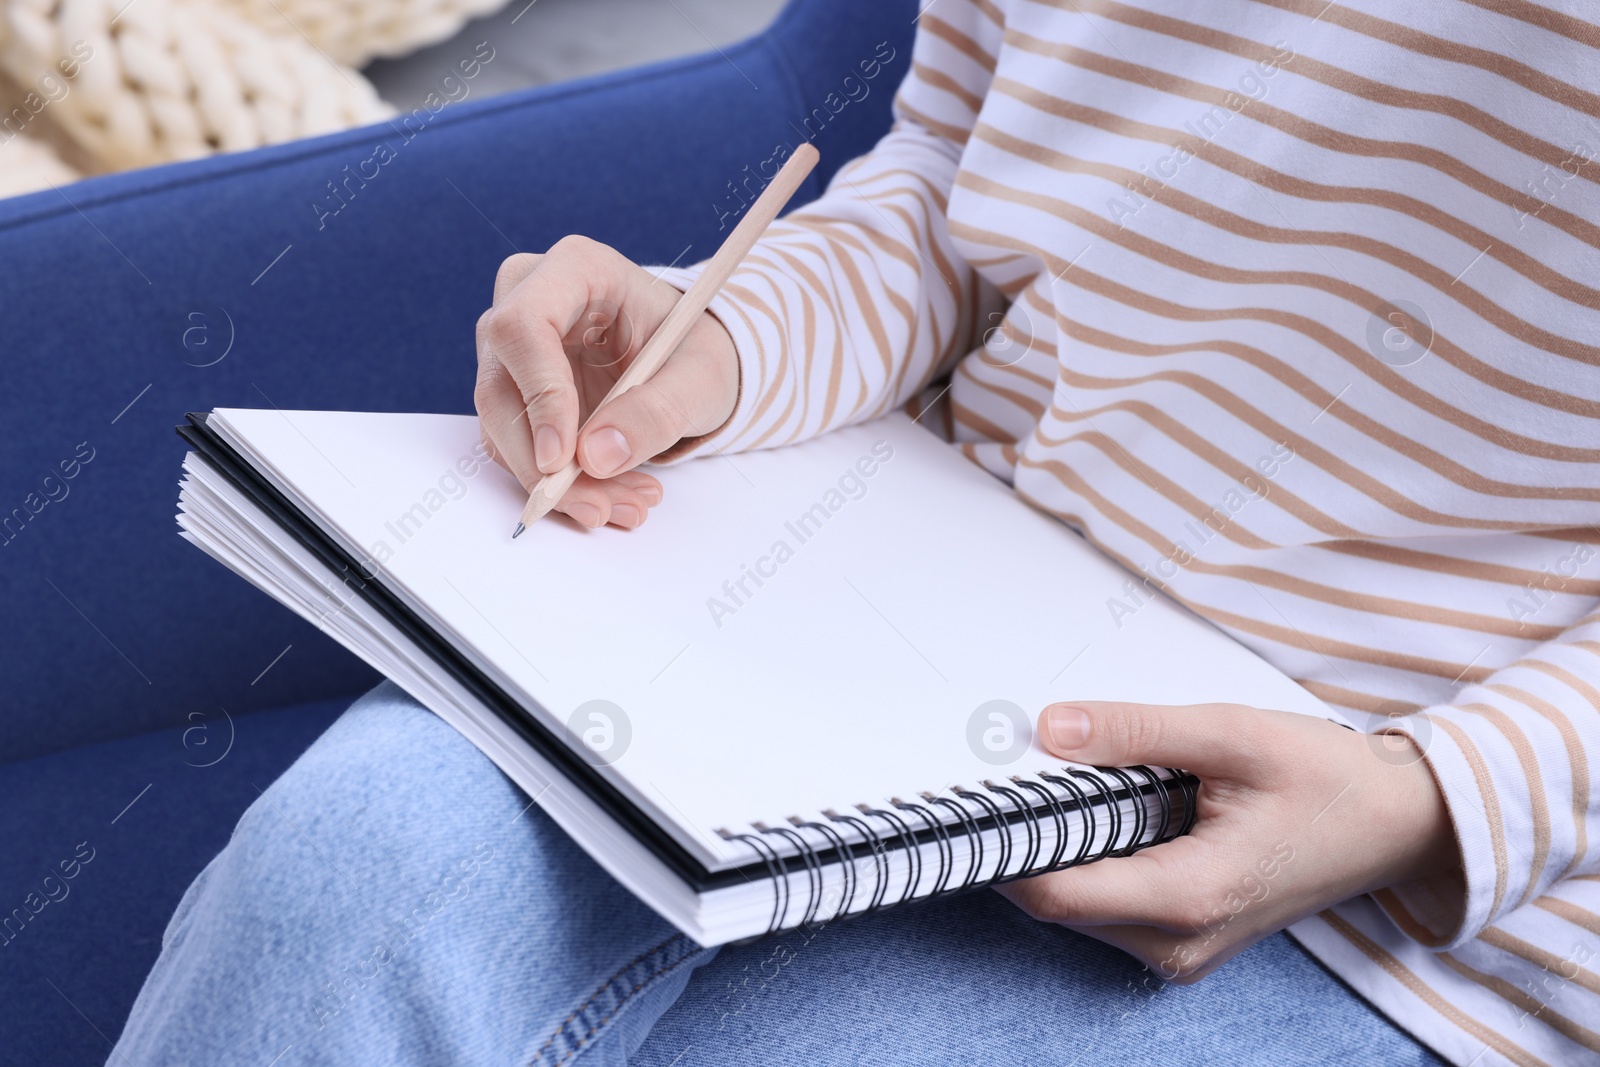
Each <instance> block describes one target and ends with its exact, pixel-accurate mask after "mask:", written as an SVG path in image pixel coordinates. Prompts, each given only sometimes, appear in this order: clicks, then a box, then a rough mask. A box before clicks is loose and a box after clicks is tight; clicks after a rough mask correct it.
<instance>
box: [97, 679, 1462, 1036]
mask: <svg viewBox="0 0 1600 1067" xmlns="http://www.w3.org/2000/svg"><path fill="white" fill-rule="evenodd" d="M110 1062H111V1063H113V1064H123V1065H126V1064H137V1065H140V1067H144V1065H146V1064H174V1065H184V1067H189V1065H196V1064H207V1065H212V1067H224V1065H228V1064H253V1065H260V1067H267V1065H271V1067H294V1065H303V1064H361V1065H370V1067H377V1065H387V1064H427V1065H430V1067H437V1065H443V1064H505V1065H508V1067H531V1065H538V1067H555V1065H561V1064H573V1063H582V1064H585V1065H586V1067H599V1065H601V1064H624V1063H627V1064H660V1065H663V1067H666V1065H678V1067H691V1065H695V1064H700V1065H704V1064H719V1065H720V1064H736V1063H737V1064H745V1063H751V1062H759V1063H783V1064H789V1063H819V1064H834V1063H872V1064H927V1063H957V1062H959V1063H978V1062H993V1063H1078V1062H1082V1063H1086V1064H1095V1063H1111V1064H1117V1065H1122V1064H1152V1065H1155V1064H1160V1065H1162V1067H1170V1065H1172V1064H1176V1063H1184V1064H1201V1063H1230V1064H1231V1063H1240V1062H1271V1063H1273V1064H1275V1065H1287V1064H1312V1063H1316V1064H1323V1063H1341V1064H1343V1063H1352V1062H1354V1063H1384V1064H1424V1063H1426V1064H1435V1063H1438V1062H1440V1061H1439V1060H1437V1059H1436V1058H1435V1057H1434V1056H1433V1055H1432V1054H1431V1053H1430V1052H1428V1051H1427V1050H1426V1049H1424V1048H1423V1047H1422V1046H1420V1045H1418V1044H1417V1043H1416V1042H1414V1041H1413V1040H1412V1039H1411V1038H1409V1037H1408V1036H1406V1035H1405V1034H1404V1033H1403V1032H1402V1031H1400V1030H1398V1029H1396V1028H1395V1027H1394V1025H1393V1024H1391V1023H1390V1022H1389V1021H1388V1020H1386V1019H1385V1018H1384V1017H1383V1016H1381V1015H1379V1014H1377V1013H1376V1012H1374V1011H1373V1010H1372V1009H1371V1008H1370V1007H1368V1006H1367V1004H1366V1003H1365V1002H1363V1001H1362V1000H1360V999H1359V998H1358V997H1356V996H1355V994H1353V993H1351V992H1350V991H1349V990H1348V989H1347V988H1346V987H1345V986H1344V985H1342V984H1341V983H1340V982H1339V981H1337V980H1336V979H1334V978H1333V977H1331V976H1330V975H1328V974H1327V973H1326V972H1325V971H1324V970H1323V969H1322V968H1321V967H1320V966H1319V965H1318V964H1317V963H1316V962H1315V961H1313V960H1312V959H1311V958H1310V957H1309V956H1307V955H1306V954H1305V953H1304V952H1303V951H1302V950H1301V949H1300V948H1299V947H1298V946H1296V945H1295V944H1294V942H1292V941H1291V940H1289V939H1288V938H1287V937H1286V936H1285V935H1282V934H1279V935H1277V936H1275V937H1272V938H1269V939H1268V940H1266V941H1265V942H1263V943H1261V944H1259V945H1257V946H1256V947H1255V948H1253V949H1251V950H1250V951H1249V952H1246V953H1245V954H1244V955H1242V956H1241V957H1239V958H1238V959H1237V960H1235V961H1233V962H1232V963H1230V964H1228V965H1227V966H1225V967H1224V968H1222V970H1220V971H1219V972H1217V973H1216V974H1215V975H1213V976H1211V977H1209V978H1207V979H1206V980H1205V981H1203V982H1201V983H1199V984H1197V985H1194V986H1168V985H1163V984H1162V983H1160V982H1159V981H1158V980H1157V979H1156V978H1155V977H1154V976H1153V975H1152V974H1151V973H1150V972H1148V971H1146V970H1145V969H1144V968H1143V967H1141V966H1140V965H1139V964H1137V963H1136V962H1134V961H1133V960H1132V959H1131V958H1130V957H1128V956H1125V955H1123V954H1122V953H1121V952H1119V951H1117V950H1115V949H1112V948H1109V947H1107V946H1105V945H1102V944H1101V943H1099V942H1097V941H1094V940H1091V939H1089V938H1087V937H1083V936H1080V935H1078V934H1075V933H1072V932H1071V931H1068V930H1064V929H1061V928H1059V927H1053V926H1048V925H1043V924H1040V923H1036V922H1034V921H1032V920H1030V919H1029V918H1027V917H1026V916H1025V915H1023V914H1022V913H1021V912H1020V911H1018V910H1016V909H1015V908H1013V907H1012V906H1011V905H1010V904H1009V903H1007V902H1006V901H1005V900H1003V899H1002V898H1000V897H999V896H998V895H996V894H993V893H986V892H979V893H975V894H968V895H965V896H960V897H954V898H948V899H943V900H937V901H931V902H926V903H923V904H920V905H916V906H913V907H910V908H905V909H900V910H895V911H891V912H888V913H885V914H880V915H876V916H873V917H870V918H865V919H857V920H853V921H850V922H844V923H838V924H834V925H831V926H827V927H824V928H822V929H820V930H814V931H794V932H791V933H789V934H788V935H787V936H784V937H780V938H776V939H772V940H767V941H762V942H757V943H754V944H749V945H743V946H735V947H729V948H724V949H722V950H721V951H717V950H708V949H703V948H701V947H699V946H698V945H696V944H695V943H694V942H692V941H690V940H689V939H688V938H686V937H684V936H683V935H682V934H679V933H678V932H677V931H675V930H674V929H673V928H672V927H670V926H669V925H668V924H667V923H666V922H665V921H663V920H662V919H660V918H659V917H657V916H656V915H655V914H654V913H653V912H651V911H650V910H649V909H648V908H646V907H644V906H643V905H641V904H639V903H638V902H637V901H636V900H634V898H633V897H632V896H631V895H630V894H629V893H628V892H627V891H626V890H625V889H623V888H621V887H620V886H618V885H617V884H616V883H615V882H613V881H612V880H611V878H610V877H609V876H607V875H606V874H605V873H604V872H603V871H601V870H600V869H599V868H598V867H597V866H595V864H594V863H593V862H592V861H591V860H590V859H589V858H588V857H587V856H586V855H584V853H583V852H582V851H581V850H579V849H578V848H577V846H575V845H574V844H573V843H572V842H571V841H570V840H569V839H568V838H567V837H566V836H565V835H564V834H563V832H562V831H561V830H560V829H558V828H557V827H556V826H555V825H554V824H553V823H552V822H551V821H550V820H549V819H548V818H546V817H545V816H544V814H543V813H542V812H541V811H540V810H539V808H538V807H537V806H535V805H534V804H532V803H531V802H530V800H529V798H528V797H527V796H526V795H525V794H523V793H522V792H520V791H519V790H518V789H517V788H516V787H515V786H514V785H512V784H511V783H510V781H508V780H507V779H506V778H505V777H504V776H503V775H502V774H501V773H500V772H499V771H498V770H497V769H496V768H495V767H494V766H493V764H491V763H490V762H489V761H488V760H487V759H486V758H484V757H483V756H482V755H481V754H480V753H479V752H478V750H477V749H476V748H474V747H473V746H472V745H471V744H469V743H468V742H466V741H465V740H464V739H462V738H461V736H460V735H459V734H457V733H456V732H455V731H454V730H452V729H451V728H450V727H448V726H446V725H445V724H444V723H443V722H442V721H440V720H439V719H437V718H436V717H435V716H434V715H433V714H432V713H430V712H429V711H427V710H426V709H424V708H423V707H421V706H420V705H418V704H417V703H415V702H414V701H412V700H411V699H410V698H409V697H407V696H405V695H404V694H403V693H401V692H400V691H399V690H398V689H397V688H395V687H394V686H392V685H389V684H387V683H386V684H384V685H382V686H380V687H379V688H378V689H376V690H374V691H373V692H371V693H369V694H368V695H367V696H365V697H363V698H362V699H361V700H359V701H357V702H356V704H355V705H354V706H353V707H351V708H350V710H349V711H348V712H346V713H345V714H344V716H343V717H342V718H340V719H339V721H338V722H337V723H335V724H334V726H333V727H332V728H330V729H329V730H328V732H327V733H326V734H325V735H324V736H323V737H322V738H321V739H320V740H318V741H317V743H316V744H315V745H313V746H312V747H311V749H310V750H309V751H308V752H306V754H305V755H304V756H303V757H301V759H300V760H299V761H298V762H297V763H296V764H295V765H294V766H293V767H291V768H290V769H289V771H288V772H287V773H285V774H284V776H283V777H282V778H280V779H279V780H278V781H277V782H275V783H273V785H272V786H271V787H270V788H268V789H267V790H266V791H265V792H264V793H262V795H261V797H260V799H259V800H258V801H257V802H256V803H255V804H253V805H252V806H251V807H250V809H249V810H248V811H247V812H246V813H245V815H244V817H243V818H242V819H241V820H240V821H239V825H238V828H237V829H236V830H235V831H234V834H233V838H232V840H230V841H229V843H228V845H227V847H226V848H224V849H223V851H222V852H221V854H219V855H218V856H217V857H216V859H214V860H213V861H212V862H211V863H210V865H208V866H207V867H206V869H205V870H204V871H203V872H201V874H200V876H199V877H198V878H196V879H195V882H194V884H193V885H192V886H190V888H189V890H188V892H187V893H186V894H185V895H184V898H183V900H182V902H181V903H180V904H179V906H178V910H177V913H176V914H175V915H174V916H173V918H172V922H171V924H170V925H169V927H168V928H167V932H166V935H165V938H164V940H163V944H162V951H161V957H160V959H159V960H157V962H156V965H155V968H154V969H153V970H152V971H151V973H150V977H149V978H148V979H147V981H146V982H145V986H144V989H143V990H142V991H141V992H140V994H139V999H138V1001H137V1003H136V1004H135V1005H134V1008H133V1013H132V1015H131V1017H130V1018H129V1020H128V1023H127V1026H126V1028H125V1029H124V1031H123V1034H122V1038H121V1040H120V1041H119V1043H118V1045H117V1048H116V1050H115V1052H113V1054H112V1058H111V1061H110Z"/></svg>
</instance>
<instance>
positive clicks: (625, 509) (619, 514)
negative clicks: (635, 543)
mask: <svg viewBox="0 0 1600 1067" xmlns="http://www.w3.org/2000/svg"><path fill="white" fill-rule="evenodd" d="M643 521H644V516H643V515H642V514H640V512H639V509H638V508H636V507H634V506H633V505H632V504H612V505H611V523H612V525H614V526H626V527H627V528H628V529H630V530H631V529H633V528H634V527H635V526H637V525H639V524H640V523H641V522H643Z"/></svg>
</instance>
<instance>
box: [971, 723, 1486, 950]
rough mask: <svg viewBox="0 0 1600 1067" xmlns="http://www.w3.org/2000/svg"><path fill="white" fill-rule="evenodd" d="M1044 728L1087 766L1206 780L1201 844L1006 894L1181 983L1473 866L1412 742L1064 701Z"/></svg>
mask: <svg viewBox="0 0 1600 1067" xmlns="http://www.w3.org/2000/svg"><path fill="white" fill-rule="evenodd" d="M1039 731H1040V739H1041V740H1042V741H1043V742H1044V745H1045V747H1046V748H1047V749H1049V750H1050V751H1051V752H1053V753H1054V754H1056V755H1057V756H1060V757H1062V758H1063V759H1068V760H1072V761H1073V762H1076V763H1088V764H1094V765H1097V766H1106V767H1118V766H1129V765H1132V764H1149V765H1151V766H1162V767H1182V768H1185V769H1187V770H1189V771H1191V772H1193V773H1194V774H1195V775H1196V776H1198V777H1199V778H1200V780H1201V783H1202V784H1201V787H1200V794H1199V802H1198V808H1199V818H1198V821H1197V822H1196V823H1195V825H1194V829H1193V831H1192V832H1191V833H1190V834H1188V835H1187V836H1185V837H1180V838H1177V839H1176V840H1173V841H1168V842H1166V843H1164V844H1160V845H1155V846H1152V847H1150V848H1147V849H1144V850H1143V851H1140V852H1136V853H1134V854H1133V855H1131V856H1126V857H1120V858H1116V859H1108V860H1102V861H1101V862H1099V863H1091V864H1087V865H1085V866H1082V867H1076V868H1073V869H1071V870H1065V871H1057V872H1055V873H1053V874H1045V875H1040V876H1038V877H1035V878H1027V879H1023V880H1020V881H1016V882H1010V883H1008V884H1006V885H1002V886H1000V887H999V891H1000V892H1001V893H1003V894H1005V896H1006V897H1008V898H1009V899H1010V900H1011V901H1012V902H1013V903H1015V904H1016V905H1017V906H1018V907H1020V908H1022V910H1023V911H1026V912H1027V913H1028V914H1029V915H1032V916H1033V917H1034V918H1036V919H1041V920H1044V921H1046V922H1054V923H1060V924H1062V925H1063V926H1067V927H1071V928H1073V929H1076V930H1080V931H1081V932H1083V933H1086V934H1088V935H1090V936H1091V937H1096V938H1099V939H1100V940H1101V941H1105V942H1108V943H1110V944H1113V945H1116V946H1118V947H1119V948H1122V949H1124V950H1125V951H1127V952H1130V953H1132V954H1133V955H1134V956H1137V957H1138V958H1139V959H1141V960H1143V961H1144V962H1145V963H1146V964H1147V965H1149V966H1150V967H1151V968H1153V969H1154V970H1155V971H1156V972H1157V973H1158V974H1159V975H1160V976H1161V977H1162V978H1165V979H1169V980H1173V981H1178V982H1190V981H1196V980H1198V979H1200V978H1202V977H1204V976H1205V975H1206V974H1208V973H1210V972H1211V971H1212V970H1215V969H1216V968H1217V967H1219V966H1221V965H1222V964H1223V963H1224V962H1225V961H1227V960H1228V959H1229V958H1231V957H1232V956H1234V955H1235V954H1237V953H1239V952H1241V951H1243V950H1244V949H1245V948H1248V947H1249V946H1250V945H1252V944H1254V943H1255V942H1256V941H1259V940H1260V939H1261V938H1263V937H1266V936H1267V935H1269V934H1271V933H1274V932H1276V931H1278V930H1281V929H1283V928H1284V927H1285V926H1288V925H1289V924H1290V923H1293V922H1295V921H1297V920H1299V919H1302V918H1304V917H1305V916H1307V915H1312V914H1315V913H1316V912H1318V911H1321V910H1322V909H1323V908H1326V907H1328V906H1329V905H1331V904H1336V903H1338V902H1339V901H1341V900H1347V899H1349V898H1350V897H1353V896H1357V895H1359V894H1361V893H1365V892H1369V891H1371V890H1375V889H1380V888H1383V887H1386V886H1392V885H1397V884H1399V883H1402V882H1407V881H1411V880H1414V879H1421V878H1440V879H1446V880H1449V879H1451V877H1452V874H1453V873H1454V872H1456V871H1457V870H1458V869H1459V867H1460V854H1459V850H1458V848H1457V846H1456V841H1455V833H1454V830H1453V829H1452V826H1451V823H1450V815H1449V812H1448V811H1447V809H1446V807H1445V802H1444V798H1443V797H1442V796H1441V795H1440V792H1439V787H1438V785H1437V784H1436V782H1435V781H1434V777H1433V773H1432V771H1430V770H1429V769H1428V766H1427V764H1426V763H1425V762H1423V760H1422V757H1421V755H1420V754H1419V753H1418V752H1417V751H1416V749H1415V748H1414V747H1413V745H1412V742H1411V740H1410V738H1408V737H1406V736H1405V735H1403V734H1385V735H1370V734H1362V733H1356V732H1354V731H1351V730H1346V729H1345V728H1343V727H1341V726H1338V725H1336V724H1335V723H1332V722H1329V721H1327V720H1325V719H1318V718H1313V717H1311V716H1306V715H1297V714H1293V713H1290V712H1284V711H1263V710H1261V709H1259V708H1250V707H1244V706H1241V705H1237V704H1209V705H1199V706H1194V707H1158V706H1153V705H1147V704H1118V703H1104V702H1092V701H1085V702H1077V703H1072V704H1053V705H1051V706H1050V707H1048V708H1046V709H1045V710H1044V712H1043V713H1042V714H1041V715H1040V716H1039ZM1456 895H1457V898H1459V899H1464V889H1462V890H1459V891H1458V892H1457V894H1456Z"/></svg>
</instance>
